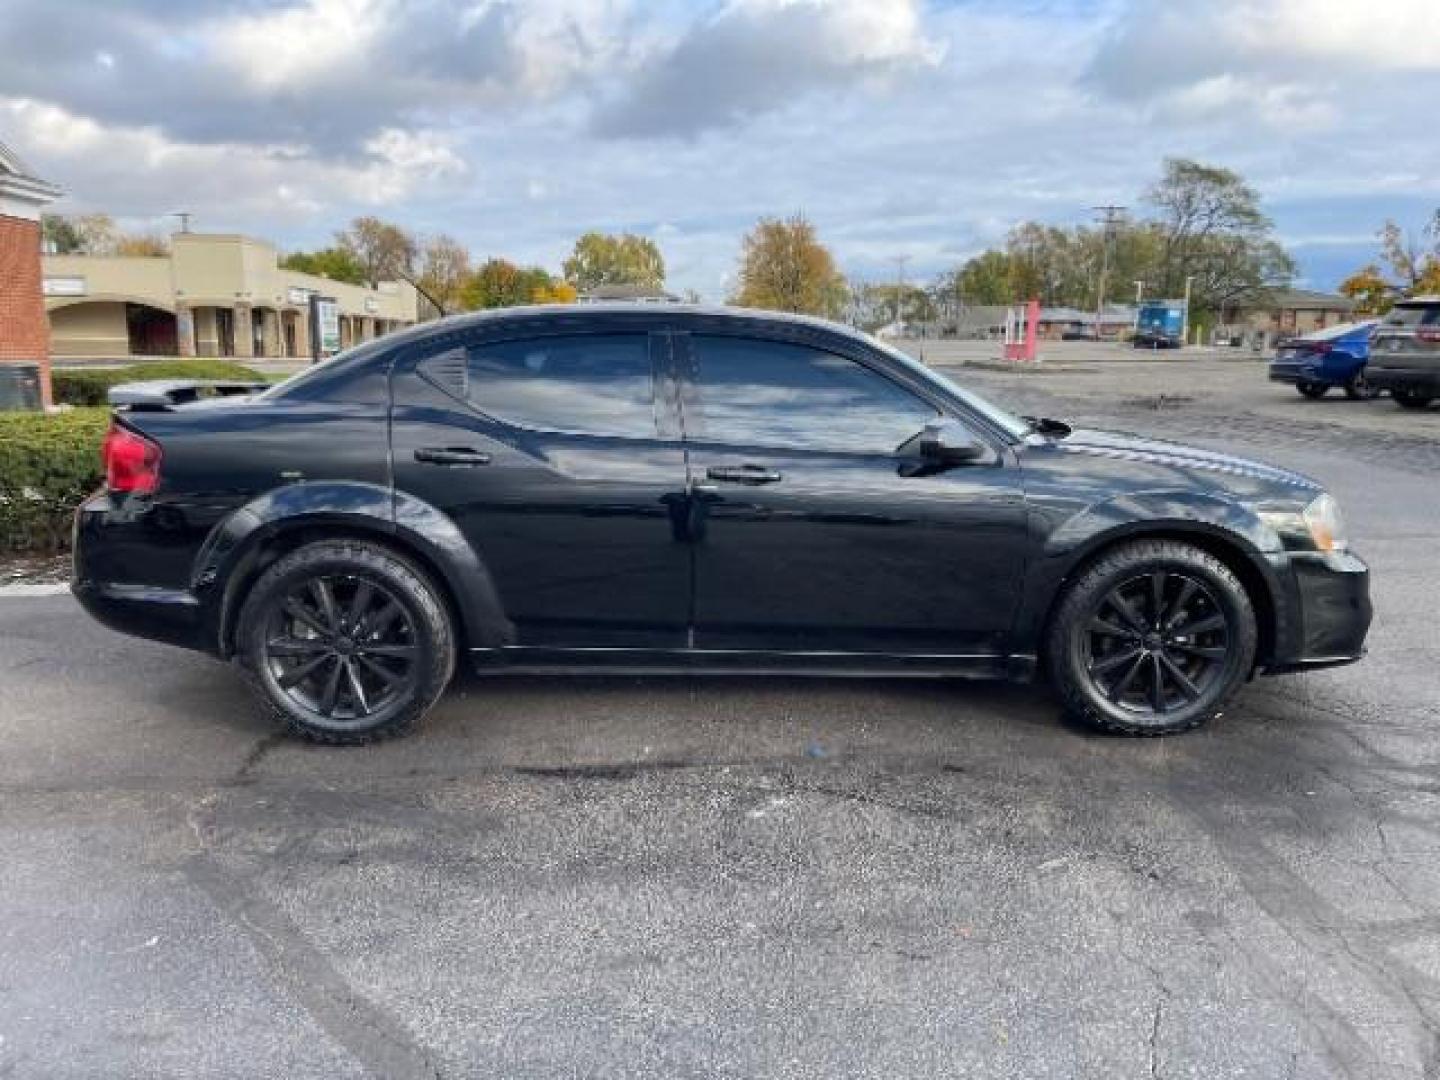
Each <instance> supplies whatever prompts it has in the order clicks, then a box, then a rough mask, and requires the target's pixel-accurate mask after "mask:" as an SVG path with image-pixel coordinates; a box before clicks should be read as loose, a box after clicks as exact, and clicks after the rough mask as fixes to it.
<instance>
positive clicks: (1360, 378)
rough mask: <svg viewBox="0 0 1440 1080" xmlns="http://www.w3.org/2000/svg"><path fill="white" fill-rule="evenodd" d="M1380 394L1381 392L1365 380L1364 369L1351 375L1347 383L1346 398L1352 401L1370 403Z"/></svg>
mask: <svg viewBox="0 0 1440 1080" xmlns="http://www.w3.org/2000/svg"><path fill="white" fill-rule="evenodd" d="M1379 393H1380V391H1379V390H1377V389H1376V388H1375V387H1373V386H1371V385H1370V380H1369V379H1367V378H1365V369H1364V368H1363V367H1362V368H1361V369H1360V370H1359V371H1357V372H1355V374H1354V375H1351V376H1350V378H1349V379H1348V380H1347V381H1346V383H1345V396H1346V397H1347V398H1349V399H1350V400H1351V401H1369V400H1370V399H1371V398H1374V397H1376V396H1378V395H1379Z"/></svg>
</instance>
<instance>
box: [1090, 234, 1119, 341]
mask: <svg viewBox="0 0 1440 1080" xmlns="http://www.w3.org/2000/svg"><path fill="white" fill-rule="evenodd" d="M1091 209H1092V210H1094V211H1095V213H1097V214H1099V215H1100V225H1101V228H1102V230H1103V231H1102V232H1101V235H1100V285H1099V288H1097V289H1096V290H1095V340H1096V341H1099V340H1100V326H1101V324H1102V323H1103V322H1104V321H1105V284H1106V282H1105V279H1106V278H1107V277H1108V276H1109V274H1110V240H1111V238H1112V237H1113V236H1114V235H1115V230H1116V228H1117V227H1119V226H1120V225H1121V224H1122V223H1123V222H1124V221H1125V210H1126V208H1125V207H1123V206H1094V207H1091Z"/></svg>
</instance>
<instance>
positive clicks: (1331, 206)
mask: <svg viewBox="0 0 1440 1080" xmlns="http://www.w3.org/2000/svg"><path fill="white" fill-rule="evenodd" d="M1437 106H1440V2H1437V0H1370V2H1369V3H1363V4H1362V3H1355V2H1354V0H183V2H182V0H0V141H4V142H6V143H9V144H10V145H11V146H12V147H13V148H15V149H16V150H17V151H18V152H19V153H20V154H21V155H22V156H23V157H25V158H26V159H27V160H28V161H29V162H30V163H31V164H32V165H33V166H34V167H35V168H36V171H38V172H40V173H42V175H44V176H45V177H46V178H47V179H51V180H53V181H55V182H57V183H59V184H61V185H62V186H63V187H64V188H65V189H66V191H67V192H68V196H67V198H66V200H65V203H64V204H63V205H62V207H61V208H62V209H68V210H77V211H78V210H104V211H107V212H109V213H110V214H112V215H113V216H114V217H116V218H117V219H120V220H121V221H122V222H123V223H124V224H126V225H127V226H129V227H132V228H141V229H154V228H165V227H168V222H167V219H166V218H165V217H164V215H165V214H166V213H168V212H170V211H174V210H189V211H192V212H194V214H195V215H196V217H195V223H196V227H197V228H201V229H208V230H217V231H243V232H246V233H250V234H253V235H256V236H261V237H265V238H268V239H270V240H272V241H274V242H276V243H278V244H280V245H281V246H283V247H286V248H297V247H311V246H319V245H323V244H325V243H328V242H329V238H330V235H331V233H332V232H333V231H334V230H335V229H336V228H337V227H339V226H341V225H343V223H344V222H345V221H346V220H347V219H348V218H350V217H352V216H353V215H355V214H357V213H375V214H379V215H381V216H384V217H387V218H391V219H393V220H395V221H397V222H399V223H401V224H402V225H404V226H406V227H407V228H410V229H412V230H414V231H415V232H417V233H420V234H422V235H424V234H430V233H436V232H442V231H443V232H448V233H451V234H453V235H455V236H456V237H458V238H460V239H461V240H462V241H464V242H465V243H466V244H467V245H469V246H470V247H471V249H472V250H473V251H474V252H476V253H477V254H478V255H482V256H483V255H489V254H502V255H506V256H509V257H511V258H515V259H520V260H524V261H527V262H539V263H542V264H545V265H548V266H550V267H552V268H556V267H558V265H559V262H560V260H561V259H562V258H563V256H564V255H565V253H566V252H567V251H568V250H569V247H570V245H571V243H572V242H573V240H574V238H575V236H576V235H577V234H579V233H580V232H582V231H584V230H587V229H592V228H597V229H604V230H620V229H628V230H632V231H637V232H641V233H644V234H647V235H650V236H652V237H654V238H655V239H656V240H657V241H658V242H659V244H660V246H661V248H662V250H663V252H664V254H665V256H666V260H667V263H668V265H669V269H670V281H671V284H672V285H673V286H676V287H680V288H685V287H693V288H695V289H697V290H698V291H699V292H701V293H702V294H703V295H705V296H706V297H707V298H710V299H720V298H723V296H724V294H725V291H726V288H727V282H728V280H729V277H730V275H731V274H732V273H733V270H734V264H735V259H736V255H737V251H738V243H739V238H740V236H741V234H742V233H743V232H744V230H745V229H746V228H747V227H748V226H749V225H750V224H751V223H752V222H753V221H754V220H755V218H756V217H757V216H759V215H761V214H777V213H779V214H783V213H789V212H792V211H795V210H803V211H804V212H805V213H807V214H808V215H809V216H810V217H811V219H812V220H814V221H815V223H816V224H817V225H818V227H819V228H820V230H821V234H822V236H823V238H824V239H825V240H827V241H828V242H829V243H830V244H831V246H832V247H833V248H834V250H835V252H836V254H837V256H838V257H839V259H840V261H841V263H842V266H843V267H844V269H845V270H846V271H847V272H848V273H851V274H853V275H856V276H859V277H868V278H876V277H880V276H888V275H890V274H893V273H894V266H895V263H894V259H895V258H896V257H897V256H907V257H908V258H909V271H908V273H909V275H910V276H911V277H912V278H914V277H917V276H918V277H924V276H927V275H929V274H931V273H934V272H936V271H938V270H940V269H942V268H944V267H946V266H949V265H952V264H953V263H955V262H957V261H960V260H962V259H964V258H965V257H967V256H969V255H971V254H973V253H974V252H976V251H978V250H980V249H982V248H983V247H985V246H987V245H990V244H994V243H996V242H997V241H999V240H1000V239H1001V238H1003V236H1004V234H1005V232H1006V231H1007V229H1008V228H1009V227H1010V226H1011V225H1012V224H1013V223H1014V222H1016V221H1017V220H1019V219H1022V218H1035V219H1039V220H1041V221H1046V222H1053V223H1057V224H1064V223H1070V222H1075V221H1080V220H1085V219H1087V218H1088V216H1089V208H1090V207H1092V206H1095V205H1097V204H1102V203H1120V204H1129V205H1132V206H1134V205H1138V203H1139V194H1140V192H1141V191H1142V190H1143V188H1144V187H1145V185H1146V184H1147V183H1148V182H1149V181H1150V180H1151V179H1152V178H1153V177H1154V176H1155V174H1156V173H1157V171H1158V168H1159V162H1160V160H1161V158H1162V157H1164V156H1165V155H1167V154H1176V155H1186V156H1192V157H1197V158H1200V159H1202V160H1205V161H1208V162H1214V163H1218V164H1224V165H1228V166H1230V167H1232V168H1235V169H1238V170H1240V171H1241V172H1243V173H1244V174H1245V175H1246V176H1247V177H1248V178H1250V179H1251V180H1252V181H1253V182H1254V183H1255V184H1256V185H1257V186H1258V187H1259V188H1260V190H1261V191H1262V193H1263V195H1264V197H1265V200H1266V205H1267V209H1268V210H1269V212H1270V213H1271V215H1272V216H1273V217H1274V218H1275V220H1276V222H1277V224H1278V226H1279V229H1280V232H1281V234H1282V236H1283V238H1284V239H1285V240H1286V242H1287V243H1289V244H1290V246H1291V248H1292V250H1293V251H1294V252H1295V254H1296V255H1297V257H1298V258H1299V260H1300V263H1301V266H1302V273H1303V276H1304V278H1305V283H1306V284H1310V285H1314V286H1317V287H1329V286H1332V285H1334V284H1335V282H1336V281H1337V280H1338V279H1339V278H1340V277H1341V276H1343V274H1344V272H1345V271H1346V270H1348V269H1350V268H1351V267H1353V266H1354V265H1355V264H1357V263H1360V262H1364V261H1366V260H1367V259H1369V258H1370V257H1371V256H1372V254H1373V250H1374V233H1375V230H1376V229H1377V227H1378V226H1379V224H1380V223H1381V221H1382V220H1383V219H1384V218H1386V217H1395V218H1397V219H1400V220H1402V221H1403V222H1406V223H1408V224H1413V225H1414V226H1416V227H1418V226H1419V225H1421V224H1422V223H1423V222H1424V220H1425V219H1426V218H1427V217H1428V216H1429V214H1430V213H1431V212H1432V211H1433V210H1434V209H1435V208H1436V207H1437V206H1440V139H1437V137H1436V136H1437V130H1440V128H1437V120H1436V116H1437V112H1440V109H1437Z"/></svg>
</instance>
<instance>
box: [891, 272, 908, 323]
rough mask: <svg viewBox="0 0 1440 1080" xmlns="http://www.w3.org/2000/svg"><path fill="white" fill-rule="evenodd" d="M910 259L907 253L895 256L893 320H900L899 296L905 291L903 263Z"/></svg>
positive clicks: (897, 321)
mask: <svg viewBox="0 0 1440 1080" xmlns="http://www.w3.org/2000/svg"><path fill="white" fill-rule="evenodd" d="M909 261H910V256H909V255H896V256H895V322H896V324H897V325H898V324H899V322H900V296H901V294H902V293H904V291H905V264H906V263H908V262H909Z"/></svg>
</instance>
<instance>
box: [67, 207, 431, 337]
mask: <svg viewBox="0 0 1440 1080" xmlns="http://www.w3.org/2000/svg"><path fill="white" fill-rule="evenodd" d="M41 285H42V289H43V292H44V297H45V310H46V313H47V315H48V316H49V320H50V351H51V355H52V356H54V357H56V358H57V359H59V358H63V357H93V358H107V359H108V358H124V357H129V356H231V357H238V358H250V357H274V358H285V357H302V356H309V355H310V327H309V317H310V314H309V313H310V297H311V296H312V295H317V296H320V297H326V298H329V299H333V300H334V301H335V302H336V304H337V305H338V307H339V312H340V344H341V347H342V348H344V347H348V346H350V345H353V344H356V343H358V342H361V341H367V340H369V339H371V338H375V337H379V336H381V335H383V334H388V333H390V332H391V331H393V330H398V329H400V328H401V327H404V326H410V325H411V324H413V323H414V322H416V321H417V319H418V318H419V300H418V297H417V294H416V291H415V288H414V287H413V286H412V285H410V284H408V283H406V282H398V281H393V282H389V281H387V282H381V283H380V286H379V287H378V288H375V289H370V288H366V287H364V286H361V285H349V284H346V283H344V282H340V281H332V280H330V279H329V278H324V277H318V276H316V275H314V274H302V273H299V272H297V271H293V270H285V269H283V268H282V267H281V266H280V257H279V253H278V252H277V251H276V250H275V248H273V247H271V246H270V245H269V244H266V243H263V242H261V241H259V240H252V239H250V238H248V237H244V236H235V235H225V234H218V233H194V232H182V233H176V234H175V235H174V236H172V237H171V238H170V254H169V255H164V256H153V257H150V256H122V255H45V256H43V258H42V281H41Z"/></svg>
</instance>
